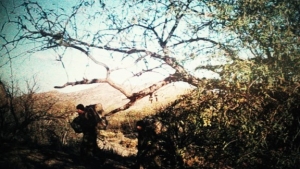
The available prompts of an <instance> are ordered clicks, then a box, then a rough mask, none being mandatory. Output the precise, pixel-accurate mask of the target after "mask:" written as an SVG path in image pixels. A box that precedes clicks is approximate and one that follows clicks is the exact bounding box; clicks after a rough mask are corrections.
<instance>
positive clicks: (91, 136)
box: [71, 104, 99, 162]
mask: <svg viewBox="0 0 300 169" xmlns="http://www.w3.org/2000/svg"><path fill="white" fill-rule="evenodd" d="M76 109H77V113H78V117H76V118H75V119H74V121H75V122H74V121H73V122H72V123H73V124H72V123H71V125H72V128H73V129H74V130H75V132H77V133H83V138H82V142H81V146H80V156H81V159H82V160H83V161H84V162H87V161H88V160H91V159H93V158H94V157H95V155H96V153H97V152H98V151H99V148H98V145H97V129H96V126H97V122H98V121H97V118H98V117H97V116H96V115H95V113H93V112H92V111H89V110H87V109H86V108H85V107H84V106H83V105H82V104H78V105H77V106H76Z"/></svg>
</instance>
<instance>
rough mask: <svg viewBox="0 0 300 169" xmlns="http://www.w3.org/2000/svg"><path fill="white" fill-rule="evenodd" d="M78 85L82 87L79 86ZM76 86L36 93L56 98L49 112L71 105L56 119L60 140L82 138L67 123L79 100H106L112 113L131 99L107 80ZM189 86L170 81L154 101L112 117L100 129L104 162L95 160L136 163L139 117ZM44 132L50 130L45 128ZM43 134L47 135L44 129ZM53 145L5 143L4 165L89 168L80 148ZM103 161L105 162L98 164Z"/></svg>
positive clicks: (0, 161) (0, 157)
mask: <svg viewBox="0 0 300 169" xmlns="http://www.w3.org/2000/svg"><path fill="white" fill-rule="evenodd" d="M76 88H79V89H80V87H77V86H76ZM76 88H72V87H69V88H68V89H62V90H56V91H51V92H46V93H38V94H36V98H37V100H38V102H39V104H46V103H47V102H50V101H54V102H55V104H54V106H53V107H52V109H51V110H49V113H55V112H61V110H64V109H69V110H67V112H69V113H67V114H64V115H63V117H65V118H66V119H65V120H60V121H59V122H58V123H54V124H55V126H56V128H60V129H59V130H60V133H61V135H60V136H59V137H60V138H58V139H59V140H64V139H69V140H75V141H76V140H77V142H80V140H81V137H82V135H81V134H76V133H74V131H73V130H72V129H70V126H69V125H68V124H67V123H68V120H67V119H69V120H70V119H72V118H74V116H76V113H75V106H76V105H77V104H79V103H82V104H84V105H89V104H95V103H102V105H103V108H104V110H105V113H108V112H109V111H111V110H113V109H115V108H118V107H119V106H122V105H123V104H125V103H126V102H127V100H126V99H125V98H124V96H122V94H121V93H120V92H118V91H117V90H115V89H114V88H112V87H110V86H109V85H107V84H97V85H93V86H91V87H89V88H86V89H83V90H78V89H76ZM189 89H190V86H188V85H185V84H181V83H176V84H170V85H168V86H165V87H163V88H161V89H160V90H159V91H157V92H156V93H155V96H154V98H153V100H152V102H151V101H150V100H149V97H147V98H143V99H141V100H139V101H137V102H136V104H135V105H133V106H132V107H131V108H130V109H128V110H126V111H124V112H118V113H116V114H114V115H112V116H110V117H108V120H109V127H108V129H107V130H105V131H101V132H100V136H101V138H99V139H98V145H99V147H100V148H101V149H102V151H103V152H102V153H101V156H100V158H103V159H102V160H100V161H102V162H100V161H99V160H94V162H95V163H96V164H95V165H96V166H98V167H99V166H102V167H104V168H131V167H132V166H133V165H134V163H135V158H134V156H135V155H136V153H137V149H136V146H137V138H136V133H135V128H134V123H135V121H136V120H139V119H141V118H143V117H144V116H147V115H150V114H153V113H155V111H156V110H158V109H160V108H162V107H164V106H165V105H166V104H167V103H169V102H170V101H172V100H174V99H176V97H177V96H178V95H180V94H183V93H185V92H187V91H188V90H189ZM61 127H63V128H61ZM46 128H47V127H46ZM37 130H38V129H37ZM47 130H49V129H47ZM41 132H47V131H45V130H41ZM41 134H42V135H43V133H41ZM62 137H65V138H62ZM59 144H65V143H59ZM52 146H55V145H50V147H48V146H37V145H32V144H31V145H27V144H26V145H23V144H22V145H20V144H19V143H12V142H10V143H5V144H2V146H1V147H0V148H1V149H2V150H3V151H2V152H1V153H0V168H24V169H26V168H30V169H37V168H83V169H84V168H89V167H88V166H86V165H82V164H80V163H79V156H78V150H77V149H76V148H75V149H74V148H71V149H69V148H68V146H67V147H66V148H63V147H64V146H63V147H61V148H59V147H57V146H56V147H55V148H51V147H52ZM99 162H100V163H101V164H98V163H99Z"/></svg>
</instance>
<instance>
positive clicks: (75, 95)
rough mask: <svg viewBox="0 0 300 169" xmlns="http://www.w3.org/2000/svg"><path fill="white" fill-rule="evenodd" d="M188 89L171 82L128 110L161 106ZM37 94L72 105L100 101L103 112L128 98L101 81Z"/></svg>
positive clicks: (123, 102)
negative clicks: (150, 98) (151, 99)
mask: <svg viewBox="0 0 300 169" xmlns="http://www.w3.org/2000/svg"><path fill="white" fill-rule="evenodd" d="M82 88H85V89H82ZM80 89H82V90H80ZM135 89H136V88H135ZM190 89H192V87H191V86H190V85H188V84H186V83H183V82H182V83H180V82H177V83H171V84H169V85H167V86H164V87H162V88H161V89H159V90H158V91H157V92H155V93H154V95H155V96H153V101H152V103H151V101H150V100H149V97H145V98H143V99H141V100H139V101H137V102H136V103H135V105H134V106H133V107H132V108H130V109H129V110H131V111H132V110H133V111H138V110H142V109H144V108H145V107H153V109H157V106H163V105H165V104H166V103H168V102H170V101H172V100H175V99H176V97H177V96H178V95H181V94H184V93H186V92H187V91H189V90H190ZM38 95H43V96H46V95H47V96H51V97H53V98H56V99H58V102H59V103H64V102H71V103H73V104H74V105H77V104H80V103H81V104H84V105H90V104H96V103H102V105H103V108H104V110H105V113H107V112H109V111H111V110H113V109H115V108H118V107H120V106H122V105H124V104H125V103H127V102H128V99H126V97H125V96H124V95H122V93H120V92H119V91H118V90H116V89H114V88H113V87H111V86H110V85H108V84H102V83H100V84H93V85H91V87H89V88H87V86H84V87H82V86H69V87H67V88H64V89H59V90H54V91H50V92H46V93H39V94H38ZM129 110H128V111H129ZM74 111H75V107H74Z"/></svg>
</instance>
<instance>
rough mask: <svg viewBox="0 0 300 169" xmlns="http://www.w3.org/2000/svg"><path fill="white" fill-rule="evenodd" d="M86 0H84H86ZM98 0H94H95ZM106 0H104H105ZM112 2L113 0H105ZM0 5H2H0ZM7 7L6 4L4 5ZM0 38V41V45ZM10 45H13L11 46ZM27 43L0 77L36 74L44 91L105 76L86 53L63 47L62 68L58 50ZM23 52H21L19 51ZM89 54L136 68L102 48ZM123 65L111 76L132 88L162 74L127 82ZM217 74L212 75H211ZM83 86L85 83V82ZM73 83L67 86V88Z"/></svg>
mask: <svg viewBox="0 0 300 169" xmlns="http://www.w3.org/2000/svg"><path fill="white" fill-rule="evenodd" d="M19 1H20V0H14V1H12V0H5V1H2V3H3V4H4V5H5V6H8V7H11V6H12V5H13V4H15V5H17V4H18V3H19ZM38 2H39V3H40V5H42V6H43V7H48V8H53V9H58V8H64V9H65V10H66V11H68V10H71V8H70V7H71V6H72V5H74V1H73V0H51V1H45V0H38ZM87 2H88V1H87ZM95 2H98V1H95ZM107 2H108V1H107ZM109 2H112V3H114V2H116V1H109ZM1 9H3V8H2V7H1ZM8 9H10V8H8ZM0 12H1V13H0V14H1V18H0V19H1V20H0V22H3V21H5V19H7V17H6V16H5V11H4V10H0ZM18 12H24V11H14V13H11V16H10V17H13V16H17V13H18ZM16 31H18V30H17V29H15V28H13V27H12V28H11V29H6V30H4V31H3V32H1V34H5V35H6V36H10V35H14V34H15V33H16ZM1 44H2V42H0V45H1ZM30 45H33V46H34V45H38V44H30ZM12 47H13V46H12ZM26 49H27V46H20V48H18V50H16V51H15V52H14V53H13V54H15V55H18V57H17V58H16V59H13V63H12V64H6V65H5V66H3V67H0V78H1V79H3V80H5V81H7V82H9V81H10V80H11V78H13V79H14V80H16V79H17V82H18V83H20V84H21V86H22V85H23V84H24V81H26V80H32V78H33V76H34V77H35V78H36V81H37V84H38V86H39V88H40V89H39V91H38V92H44V91H49V90H54V88H53V87H54V86H55V85H63V84H64V83H66V82H68V81H70V82H72V81H77V80H82V78H99V77H105V73H106V72H105V69H104V68H103V67H100V66H99V65H96V64H94V63H93V62H92V61H91V60H89V59H87V57H86V56H85V55H84V54H82V53H80V52H78V51H77V50H75V49H68V50H67V51H66V54H65V56H67V57H64V58H63V61H64V66H65V69H64V68H63V66H62V63H61V62H59V61H56V59H57V58H58V54H57V53H56V52H54V51H53V50H46V51H43V52H37V53H34V54H30V55H28V54H27V53H26ZM23 52H25V53H23ZM92 54H93V55H94V56H95V58H97V56H98V55H99V56H101V61H102V62H105V63H106V64H107V65H109V66H111V68H116V67H124V68H127V70H131V71H134V69H139V67H135V66H134V64H133V63H134V62H133V61H134V60H130V59H128V60H122V62H121V60H120V59H119V60H118V58H116V57H115V58H114V59H112V58H111V57H110V53H108V52H106V51H103V50H93V51H92ZM0 56H1V60H0V65H2V64H4V63H5V62H6V61H7V60H5V59H3V58H4V56H3V54H2V53H0ZM205 60H207V58H204V60H201V59H200V60H199V59H198V60H194V61H191V62H190V63H187V64H186V68H187V70H189V71H194V68H195V66H197V65H199V63H201V62H202V61H205ZM127 70H126V69H120V70H119V71H117V72H115V73H114V74H113V79H114V80H115V81H116V82H118V83H126V84H131V85H132V86H133V88H134V86H135V85H140V84H143V83H149V82H151V81H158V80H161V79H162V78H163V77H164V75H161V74H158V73H155V74H146V75H144V76H142V77H139V79H137V78H131V79H130V82H129V81H128V79H129V78H130V77H131V75H132V74H130V72H129V71H127ZM193 73H196V74H198V75H199V77H201V76H202V77H203V76H206V75H207V73H203V71H198V72H193ZM213 76H215V77H217V76H216V75H213ZM85 87H88V86H87V85H85ZM70 88H73V89H75V87H69V88H68V89H70Z"/></svg>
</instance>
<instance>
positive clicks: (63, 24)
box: [0, 0, 299, 113]
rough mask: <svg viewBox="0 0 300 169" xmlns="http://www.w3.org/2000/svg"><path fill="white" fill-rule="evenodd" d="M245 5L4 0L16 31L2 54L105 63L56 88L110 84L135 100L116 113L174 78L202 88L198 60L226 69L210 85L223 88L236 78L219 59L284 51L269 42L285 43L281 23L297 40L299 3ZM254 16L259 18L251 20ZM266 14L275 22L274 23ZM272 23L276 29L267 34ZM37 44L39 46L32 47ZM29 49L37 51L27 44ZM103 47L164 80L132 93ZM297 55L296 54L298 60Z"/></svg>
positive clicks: (189, 0)
mask: <svg viewBox="0 0 300 169" xmlns="http://www.w3.org/2000/svg"><path fill="white" fill-rule="evenodd" d="M236 2H237V3H236ZM243 2H244V1H220V2H218V1H211V0H185V1H172V0H158V1H151V0H146V1H140V0H138V1H125V0H124V1H123V0H119V1H118V2H117V1H113V2H112V1H94V0H90V1H80V2H79V3H75V2H69V4H70V6H68V7H67V8H66V7H59V6H56V8H51V6H49V7H48V6H47V7H44V6H43V5H41V4H40V3H39V2H34V1H24V2H22V3H20V4H14V6H13V8H12V9H10V8H7V7H6V6H5V4H4V3H1V9H3V11H5V12H6V17H5V19H4V21H5V22H3V23H2V25H1V32H7V31H8V29H11V28H14V29H16V30H18V31H16V32H14V34H13V35H8V34H3V33H1V35H0V39H1V41H3V42H4V43H3V44H2V47H1V56H2V57H4V56H8V57H7V61H10V60H11V59H13V58H14V57H17V55H14V53H15V50H17V48H18V47H19V46H22V45H26V46H27V52H29V53H33V52H36V51H42V50H55V51H57V53H58V56H59V57H58V61H61V62H62V63H63V60H62V59H63V58H64V57H66V56H65V55H64V51H66V50H69V49H75V50H78V51H80V52H82V53H84V54H85V55H86V56H87V57H88V58H89V59H91V60H92V61H93V62H95V63H96V64H98V65H99V67H102V68H103V67H104V68H105V69H104V70H105V71H106V77H104V78H95V79H84V80H82V81H77V82H67V83H66V84H64V85H62V86H55V88H63V87H66V86H68V85H78V84H91V83H108V84H110V85H111V86H112V87H114V88H115V89H117V90H119V91H120V92H121V93H122V94H124V96H125V97H126V98H127V99H128V100H129V101H128V103H127V104H125V105H124V106H122V107H120V108H117V109H115V110H113V111H112V112H110V113H115V112H118V111H121V110H125V109H127V108H129V107H130V106H131V105H133V104H134V103H135V102H136V101H137V100H139V99H141V98H143V97H145V96H151V95H152V93H153V92H155V91H157V90H158V89H159V88H161V87H162V86H165V85H167V84H170V83H172V82H179V81H181V82H186V83H189V84H191V85H193V86H199V85H201V83H202V80H201V79H200V78H199V77H198V76H195V74H194V73H191V72H190V71H189V69H188V66H189V65H188V63H191V62H196V63H197V62H199V63H198V65H199V67H198V69H206V70H211V71H214V72H218V73H220V75H221V79H220V80H218V81H217V82H216V83H213V84H214V85H213V86H211V89H213V88H222V87H223V85H222V83H221V81H222V75H223V74H225V75H226V76H224V77H226V78H232V76H231V75H230V76H229V75H228V70H229V71H230V69H227V68H228V66H227V67H224V68H222V66H220V62H222V64H223V65H225V66H226V64H236V63H235V62H236V61H240V59H239V56H238V54H239V50H242V49H243V47H244V46H243V45H246V44H248V45H246V46H247V47H249V48H250V49H251V50H252V51H254V50H255V51H256V52H253V57H257V58H267V59H270V58H274V56H276V54H278V52H281V50H279V51H276V50H277V49H278V48H276V45H279V43H269V42H268V40H267V39H270V37H273V39H276V38H277V41H278V42H279V41H282V40H281V39H280V38H285V36H286V35H285V34H282V35H280V36H279V35H277V33H278V31H280V30H283V28H280V26H284V27H285V28H291V29H290V30H291V31H289V32H286V33H289V34H291V35H293V36H291V37H294V38H292V39H290V38H288V39H286V40H287V41H288V42H287V44H288V43H292V44H291V45H292V46H293V45H296V46H297V44H299V32H297V31H298V30H297V29H296V28H297V25H298V26H299V19H298V20H297V16H299V12H298V13H297V12H296V11H297V8H296V7H294V5H296V4H297V2H296V0H295V2H291V3H287V2H280V3H279V2H278V3H277V2H271V1H267V0H266V1H265V2H264V5H265V7H266V8H268V5H269V6H274V8H275V7H278V8H277V9H278V10H274V11H277V13H276V12H275V13H273V12H271V11H270V10H261V8H260V7H261V5H260V6H258V5H255V3H254V2H253V4H252V3H251V5H250V6H248V5H247V4H245V3H243ZM249 3H250V2H249ZM235 4H236V5H235ZM287 4H288V5H287ZM286 6H293V7H292V8H289V9H290V10H291V11H290V12H287V13H280V11H283V10H284V9H285V7H286ZM298 6H299V5H298ZM244 9H245V10H244ZM298 11H299V10H298ZM283 12H284V11H283ZM293 12H296V13H293ZM257 13H264V15H259V14H257ZM276 15H278V16H282V18H281V19H280V20H279V21H278V22H277V21H276V22H275V19H276V18H277V16H276ZM243 16H246V17H245V18H243ZM253 18H254V19H255V20H252V19H253ZM268 18H271V19H273V20H274V22H269V21H270V19H268ZM290 18H292V19H294V20H293V21H291V24H288V25H282V23H286V22H287V21H290V20H289V19H290ZM298 18H299V17H298ZM241 20H242V21H241ZM236 23H241V24H236ZM270 23H271V24H270ZM269 24H270V25H269ZM276 26H277V27H276ZM278 26H279V27H278ZM267 27H268V28H270V29H271V30H274V32H272V33H268V32H269V31H268V29H266V28H267ZM255 30H257V31H256V32H255ZM284 30H285V29H284ZM262 35H266V36H262ZM275 35H276V36H275ZM294 35H295V36H294ZM289 37H290V36H289ZM249 38H250V40H249ZM32 43H34V44H35V45H31V44H32ZM11 46H14V47H12V48H11ZM29 46H31V47H32V48H28V47H29ZM268 47H271V48H268ZM275 49H276V50H275ZM293 49H294V50H296V52H298V53H297V56H298V55H299V47H298V48H293ZM95 50H97V51H98V52H97V53H100V54H97V55H95V54H94V53H93V51H95ZM268 50H274V54H273V55H272V56H270V55H269V54H268V52H270V51H268ZM101 51H108V52H110V54H111V56H112V57H121V58H123V59H124V60H126V59H132V60H133V64H135V65H137V66H139V68H140V69H139V70H138V71H133V72H132V75H133V77H138V76H141V75H143V74H145V73H148V72H159V73H161V74H163V75H165V78H164V79H163V80H161V81H157V82H155V83H154V84H152V85H150V86H149V87H147V88H145V89H142V90H140V91H135V92H130V91H128V90H126V88H125V87H124V86H122V85H121V84H118V83H116V82H114V81H113V79H111V73H112V72H114V71H116V70H118V68H115V67H114V66H113V65H109V64H108V63H105V62H102V57H103V56H101ZM275 53H276V54H275ZM294 54H295V53H293V54H292V55H293V57H296V56H295V55H294ZM75 57H76V56H75ZM210 60H215V61H217V64H211V62H210ZM203 61H204V63H202V62H203ZM236 67H237V66H236ZM99 69H100V68H99ZM238 70H239V69H238ZM227 75H228V76H227ZM257 76H259V75H257ZM255 79H256V77H255ZM247 83H248V84H247V85H245V86H248V87H249V86H251V85H250V84H249V83H251V81H250V82H247Z"/></svg>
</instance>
